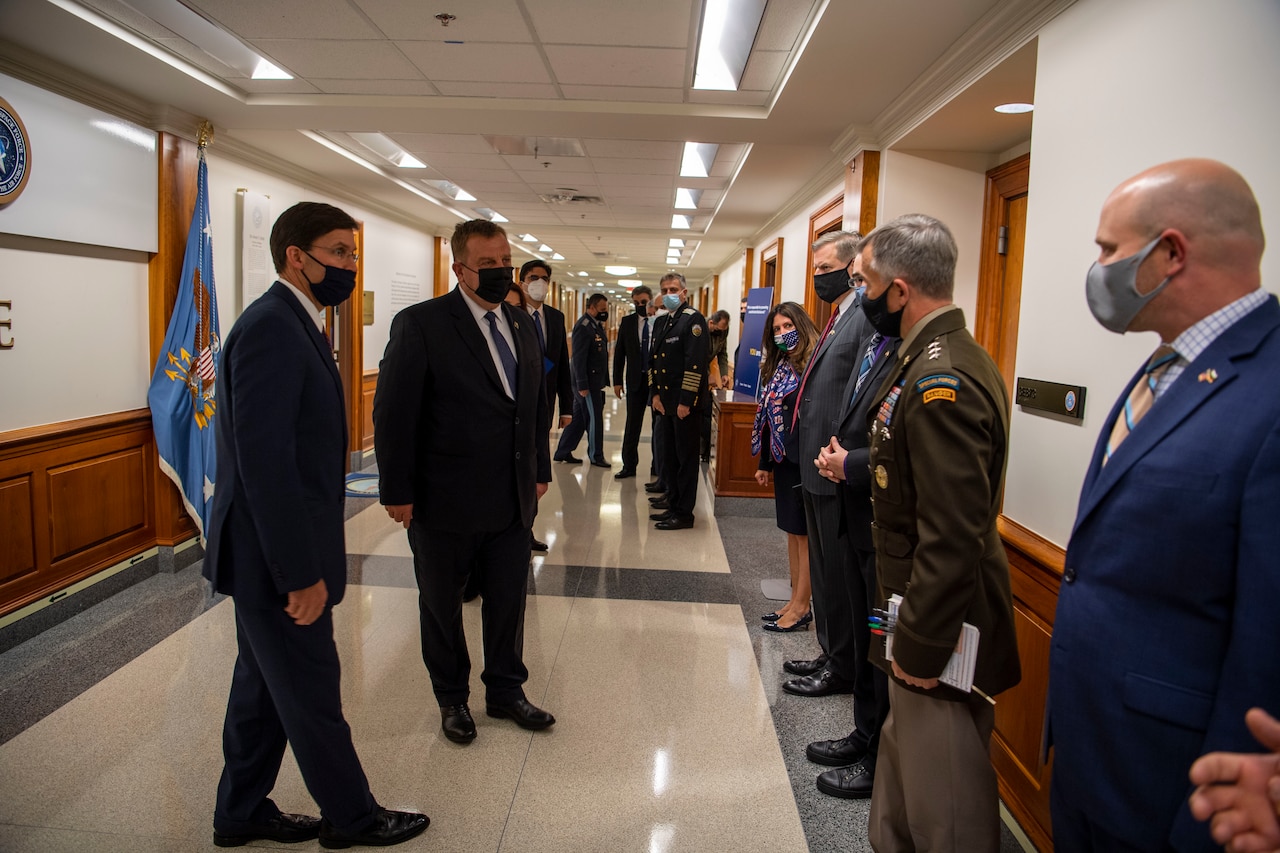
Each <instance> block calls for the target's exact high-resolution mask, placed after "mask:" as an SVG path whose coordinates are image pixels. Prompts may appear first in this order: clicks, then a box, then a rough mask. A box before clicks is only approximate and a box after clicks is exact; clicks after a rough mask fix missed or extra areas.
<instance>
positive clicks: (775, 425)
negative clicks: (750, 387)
mask: <svg viewBox="0 0 1280 853" xmlns="http://www.w3.org/2000/svg"><path fill="white" fill-rule="evenodd" d="M799 384H800V377H799V376H797V375H796V369H795V368H794V367H792V366H791V362H790V361H789V360H786V359H783V360H780V361H779V362H778V369H777V370H775V371H774V372H773V376H772V377H770V378H769V386H768V387H767V388H765V389H764V394H763V395H762V396H761V398H760V405H759V406H757V407H756V422H755V423H754V424H753V425H752V427H751V455H752V456H758V455H759V454H760V447H761V445H762V444H763V442H764V432H765V430H766V429H768V431H769V455H770V456H771V457H772V458H773V461H774V462H781V461H782V459H783V456H784V454H783V450H782V441H783V439H784V438H786V420H785V417H784V416H783V414H782V400H783V398H784V397H786V396H787V395H788V394H790V393H791V392H792V391H794V390H796V386H798V385H799Z"/></svg>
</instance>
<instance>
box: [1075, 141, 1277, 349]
mask: <svg viewBox="0 0 1280 853" xmlns="http://www.w3.org/2000/svg"><path fill="white" fill-rule="evenodd" d="M1152 241H1157V242H1156V243H1155V244H1153V246H1152V249H1151V252H1150V254H1149V255H1148V256H1147V258H1146V259H1145V260H1144V261H1143V262H1142V263H1141V265H1140V266H1139V268H1138V272H1137V280H1136V282H1135V286H1136V288H1137V291H1138V293H1148V292H1151V291H1153V290H1154V289H1155V288H1156V287H1158V286H1159V284H1160V282H1162V281H1164V280H1165V279H1168V287H1167V288H1166V289H1164V290H1163V291H1162V292H1161V293H1160V294H1159V295H1157V296H1155V297H1153V298H1152V299H1151V301H1150V302H1149V303H1148V304H1147V305H1146V306H1145V307H1143V308H1142V310H1141V312H1140V313H1139V314H1138V315H1137V316H1136V317H1135V318H1134V321H1133V323H1132V324H1131V325H1130V326H1129V330H1130V331H1142V330H1152V331H1158V332H1160V333H1161V335H1162V336H1164V340H1165V341H1171V340H1173V338H1174V337H1175V336H1176V335H1177V334H1179V333H1181V332H1182V331H1183V330H1185V329H1186V328H1187V327H1189V326H1190V325H1192V324H1193V323H1196V322H1198V321H1199V320H1201V319H1202V318H1204V317H1206V316H1208V315H1209V314H1211V313H1213V312H1214V311H1216V310H1218V309H1219V308H1222V307H1223V306H1225V305H1227V304H1229V303H1231V302H1234V301H1235V300H1236V299H1239V298H1240V297H1241V296H1244V295H1245V294H1247V293H1249V292H1251V291H1253V290H1257V289H1258V288H1259V287H1260V286H1261V284H1262V272H1261V264H1262V251H1263V249H1264V248H1265V245H1266V240H1265V238H1264V236H1263V233H1262V215H1261V212H1260V211H1259V209H1258V200H1257V199H1256V198H1254V195H1253V190H1252V189H1250V188H1249V184H1248V182H1246V181H1245V179H1244V178H1243V177H1242V176H1241V175H1240V173H1238V172H1236V171H1235V170H1234V169H1232V168H1231V167H1229V166H1227V165H1225V164H1223V163H1219V162H1217V161H1216V160H1199V159H1196V160H1174V161H1172V162H1169V163H1162V164H1161V165H1159V166H1154V167H1152V168H1150V169H1147V170H1146V171H1144V172H1141V173H1139V174H1137V175H1135V176H1134V177H1132V178H1130V179H1129V180H1127V181H1125V182H1124V183H1122V184H1121V185H1120V186H1118V187H1116V189H1115V190H1114V191H1113V192H1112V193H1111V195H1110V196H1108V197H1107V200H1106V202H1105V203H1104V204H1103V206H1102V216H1101V217H1100V219H1099V221H1098V235H1097V243H1098V246H1099V247H1100V248H1101V250H1102V251H1101V253H1100V255H1099V257H1098V261H1099V262H1100V263H1102V264H1110V263H1112V262H1114V261H1118V260H1121V259H1124V258H1128V257H1131V256H1133V255H1134V254H1136V253H1137V252H1140V251H1142V250H1143V248H1144V247H1145V246H1147V245H1148V244H1151V243H1152Z"/></svg>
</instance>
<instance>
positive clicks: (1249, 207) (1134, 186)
mask: <svg viewBox="0 0 1280 853" xmlns="http://www.w3.org/2000/svg"><path fill="white" fill-rule="evenodd" d="M1113 202H1114V203H1116V204H1118V205H1120V206H1122V207H1124V208H1125V209H1126V214H1127V217H1126V218H1127V219H1128V221H1129V224H1130V226H1131V227H1132V228H1133V229H1134V230H1135V231H1138V232H1140V233H1143V234H1147V235H1149V236H1150V237H1151V238H1154V237H1155V236H1156V235H1157V234H1159V233H1160V232H1161V231H1163V230H1164V229H1166V228H1177V229H1178V230H1179V231H1181V232H1183V233H1184V234H1185V235H1186V236H1187V238H1188V239H1190V240H1199V239H1205V240H1208V241H1211V245H1210V247H1212V243H1218V242H1220V241H1223V240H1228V241H1231V242H1232V243H1236V242H1237V241H1238V242H1243V243H1246V244H1252V245H1253V246H1254V247H1255V248H1254V251H1255V252H1256V253H1257V255H1258V256H1259V257H1261V255H1262V250H1263V248H1264V247H1265V245H1266V239H1265V237H1264V236H1263V233H1262V214H1261V212H1260V211H1259V209H1258V200H1257V199H1256V198H1254V196H1253V190H1252V189H1250V187H1249V184H1248V182H1247V181H1245V179H1244V178H1243V177H1242V176H1241V175H1240V173H1239V172H1237V171H1236V170H1235V169H1232V168H1231V167H1230V166H1227V165H1226V164H1224V163H1219V162H1218V161H1217V160H1174V161H1172V162H1169V163H1162V164H1161V165H1159V166H1155V167H1152V168H1150V169H1147V170H1146V171H1145V172H1142V173H1140V174H1138V175H1135V176H1134V177H1132V178H1130V179H1129V180H1127V181H1125V182H1124V183H1123V184H1121V185H1120V186H1119V187H1117V188H1116V190H1115V191H1114V192H1113V193H1112V194H1111V197H1110V198H1109V199H1108V204H1110V203H1113Z"/></svg>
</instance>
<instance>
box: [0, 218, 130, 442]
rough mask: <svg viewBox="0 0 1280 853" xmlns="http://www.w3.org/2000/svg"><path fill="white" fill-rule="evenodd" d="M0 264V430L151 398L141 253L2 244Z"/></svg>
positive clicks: (104, 411)
mask: <svg viewBox="0 0 1280 853" xmlns="http://www.w3.org/2000/svg"><path fill="white" fill-rule="evenodd" d="M49 245H50V246H51V247H56V246H58V245H59V244H49ZM108 258H113V259H108ZM0 270H2V271H3V275H2V276H0V301H10V302H12V303H13V308H12V310H11V311H9V312H7V319H10V320H12V322H13V328H12V329H11V330H9V329H6V330H4V331H3V334H4V338H5V341H6V342H7V341H8V340H9V338H10V337H12V339H13V344H14V346H13V349H5V350H0V400H3V402H2V403H0V432H3V431H6V430H12V429H21V428H23V427H30V426H39V425H41V424H48V423H55V422H57V421H65V420H72V419H74V418H87V417H91V416H93V415H105V414H109V413H111V412H122V411H127V410H129V409H139V408H144V407H145V406H146V405H147V385H148V383H149V381H150V376H151V368H152V365H151V364H150V354H149V353H148V351H147V350H148V343H147V338H148V331H147V262H146V256H145V255H144V254H142V253H133V252H130V253H123V252H117V253H112V254H108V255H107V256H106V257H103V255H102V253H97V255H96V256H94V255H93V254H90V255H88V256H85V255H81V254H56V253H54V252H52V251H49V252H46V251H39V250H28V249H25V248H24V249H15V248H0Z"/></svg>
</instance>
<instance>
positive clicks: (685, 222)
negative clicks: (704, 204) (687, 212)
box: [671, 213, 693, 228]
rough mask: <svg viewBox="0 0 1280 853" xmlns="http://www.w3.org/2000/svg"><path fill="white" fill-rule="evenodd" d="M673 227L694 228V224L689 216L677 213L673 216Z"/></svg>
mask: <svg viewBox="0 0 1280 853" xmlns="http://www.w3.org/2000/svg"><path fill="white" fill-rule="evenodd" d="M671 227H672V228H692V227H693V225H692V221H691V220H690V219H689V217H687V216H681V215H680V214H678V213H677V214H675V215H673V216H672V217H671Z"/></svg>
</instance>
